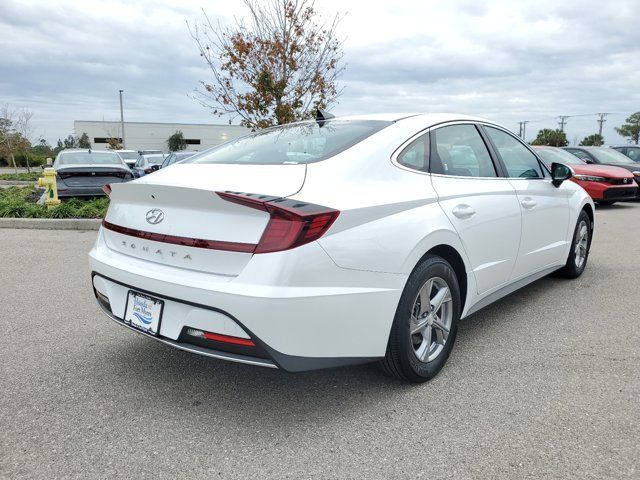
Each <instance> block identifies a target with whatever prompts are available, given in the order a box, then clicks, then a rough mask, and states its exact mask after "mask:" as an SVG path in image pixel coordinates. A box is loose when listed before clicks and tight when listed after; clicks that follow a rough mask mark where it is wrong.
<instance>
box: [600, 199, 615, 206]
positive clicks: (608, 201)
mask: <svg viewBox="0 0 640 480" xmlns="http://www.w3.org/2000/svg"><path fill="white" fill-rule="evenodd" d="M597 203H598V205H602V206H603V207H608V206H609V205H613V204H614V203H616V201H615V200H598V201H597Z"/></svg>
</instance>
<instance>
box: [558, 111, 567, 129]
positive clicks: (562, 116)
mask: <svg viewBox="0 0 640 480" xmlns="http://www.w3.org/2000/svg"><path fill="white" fill-rule="evenodd" d="M558 118H559V119H560V121H559V122H558V126H559V127H560V131H561V132H564V124H565V123H567V118H569V115H560V116H559V117H558Z"/></svg>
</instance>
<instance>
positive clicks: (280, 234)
mask: <svg viewBox="0 0 640 480" xmlns="http://www.w3.org/2000/svg"><path fill="white" fill-rule="evenodd" d="M216 193H217V194H218V196H220V198H222V199H224V200H227V201H229V202H233V203H237V204H240V205H244V206H245V207H249V208H255V209H256V210H263V211H265V212H267V213H268V214H269V216H270V217H271V218H270V219H269V223H268V224H267V227H266V228H265V230H264V232H263V233H262V237H261V238H260V241H259V242H258V245H256V249H255V251H254V253H270V252H280V251H282V250H289V249H291V248H295V247H299V246H300V245H304V244H306V243H310V242H313V241H314V240H317V239H319V238H320V237H322V235H324V234H325V233H326V232H327V230H329V228H330V227H331V225H332V224H333V222H334V221H335V220H336V218H338V215H339V214H340V212H339V211H338V210H333V209H331V208H327V207H322V206H320V205H314V204H311V203H303V202H298V201H296V200H290V199H287V198H279V197H271V196H267V195H249V194H243V193H235V192H216Z"/></svg>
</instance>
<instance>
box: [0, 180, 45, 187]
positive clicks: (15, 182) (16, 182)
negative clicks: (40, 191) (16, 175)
mask: <svg viewBox="0 0 640 480" xmlns="http://www.w3.org/2000/svg"><path fill="white" fill-rule="evenodd" d="M36 183H37V182H35V181H29V182H26V181H24V180H0V186H6V187H32V186H35V185H36Z"/></svg>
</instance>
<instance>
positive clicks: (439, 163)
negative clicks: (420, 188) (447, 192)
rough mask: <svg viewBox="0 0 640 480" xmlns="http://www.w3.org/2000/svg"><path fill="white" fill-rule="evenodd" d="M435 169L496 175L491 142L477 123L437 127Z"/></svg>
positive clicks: (434, 142) (432, 164) (449, 172)
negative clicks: (488, 143)
mask: <svg viewBox="0 0 640 480" xmlns="http://www.w3.org/2000/svg"><path fill="white" fill-rule="evenodd" d="M431 135H432V136H433V146H434V148H433V149H432V154H431V166H430V169H431V173H439V174H442V175H455V176H459V177H496V176H497V174H496V168H495V166H494V165H493V161H492V160H491V156H490V155H489V151H488V150H487V146H486V145H485V143H484V141H483V140H482V137H481V136H480V133H479V132H478V130H477V129H476V127H475V126H474V125H451V126H448V127H442V128H438V129H437V130H434V131H433V132H432V133H431Z"/></svg>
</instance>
